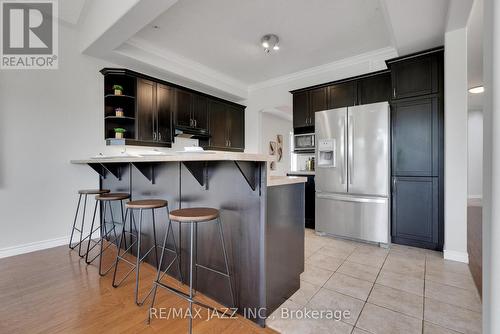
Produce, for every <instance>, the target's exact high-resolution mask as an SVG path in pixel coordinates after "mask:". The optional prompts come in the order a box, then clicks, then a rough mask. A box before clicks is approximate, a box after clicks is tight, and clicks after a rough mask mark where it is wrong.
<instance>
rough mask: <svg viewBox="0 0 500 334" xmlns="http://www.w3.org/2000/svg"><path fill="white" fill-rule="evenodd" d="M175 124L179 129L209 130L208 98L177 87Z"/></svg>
mask: <svg viewBox="0 0 500 334" xmlns="http://www.w3.org/2000/svg"><path fill="white" fill-rule="evenodd" d="M175 96H176V107H175V123H174V126H175V127H176V128H179V129H183V130H186V129H192V130H198V131H201V132H208V98H207V97H206V96H204V95H201V94H197V93H195V92H190V91H187V90H183V89H180V88H177V89H176V90H175Z"/></svg>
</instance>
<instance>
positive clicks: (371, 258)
mask: <svg viewBox="0 0 500 334" xmlns="http://www.w3.org/2000/svg"><path fill="white" fill-rule="evenodd" d="M347 259H348V261H350V262H356V263H360V264H364V265H368V266H373V267H377V268H381V267H382V265H383V264H384V261H385V256H380V255H375V254H369V253H364V252H358V249H356V250H355V251H354V252H353V253H352V254H351V255H350V256H349V257H348V258H347Z"/></svg>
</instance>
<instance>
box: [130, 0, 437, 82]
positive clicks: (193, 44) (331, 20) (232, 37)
mask: <svg viewBox="0 0 500 334" xmlns="http://www.w3.org/2000/svg"><path fill="white" fill-rule="evenodd" d="M438 1H441V0H438ZM153 25H158V26H159V27H160V28H159V29H153V28H152V26H153ZM266 33H275V34H277V35H278V36H279V37H280V40H281V43H280V47H281V50H280V51H279V53H277V54H270V55H266V54H264V52H263V50H262V48H261V46H260V43H259V41H260V38H261V37H262V36H263V35H264V34H266ZM133 40H135V41H139V42H140V43H141V44H142V45H148V44H149V45H151V46H153V47H155V48H157V49H158V48H159V49H163V50H166V51H169V52H174V53H176V54H178V55H179V56H182V57H185V58H188V59H190V60H192V61H195V62H197V63H200V64H203V65H205V66H207V67H209V68H212V69H214V70H216V71H219V72H221V73H224V74H226V75H229V76H231V77H233V78H235V79H237V80H239V81H241V82H244V83H246V84H254V83H257V82H261V81H265V80H268V79H271V78H275V77H279V76H282V75H285V74H290V73H293V72H297V71H300V70H303V69H307V68H310V67H314V66H318V65H322V64H325V63H330V62H333V61H335V60H339V59H342V58H347V57H350V56H354V55H358V54H361V53H364V52H367V51H371V50H376V49H380V48H383V47H387V46H390V44H391V39H390V33H389V31H388V29H387V24H386V22H385V20H384V15H383V13H382V10H381V6H380V3H379V1H376V0H349V1H340V0H313V1H304V0H252V1H248V0H210V1H208V0H206V1H199V0H179V1H178V2H177V3H176V4H175V5H173V6H172V7H171V8H170V9H169V10H168V11H166V12H165V13H163V14H162V15H160V16H159V17H158V18H157V19H156V20H154V22H153V23H151V24H149V25H148V26H146V27H145V28H144V29H142V30H141V31H140V32H139V33H138V34H136V35H135V36H134V37H133Z"/></svg>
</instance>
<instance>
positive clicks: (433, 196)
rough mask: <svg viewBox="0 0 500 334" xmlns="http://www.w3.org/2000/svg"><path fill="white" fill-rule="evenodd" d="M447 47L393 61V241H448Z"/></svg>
mask: <svg viewBox="0 0 500 334" xmlns="http://www.w3.org/2000/svg"><path fill="white" fill-rule="evenodd" d="M443 54H444V52H443V48H437V49H432V50H428V51H424V52H422V53H421V54H412V55H408V56H403V57H399V58H396V59H390V60H388V61H387V65H388V66H389V68H390V70H391V74H392V88H393V92H392V99H391V130H392V154H391V160H392V178H393V192H392V198H393V201H392V242H394V243H399V244H405V245H410V246H417V247H422V248H429V249H434V250H442V249H443V243H444V213H443V211H444V196H443V192H444V94H443V93H444V92H443V81H444V79H443V77H444V74H443Z"/></svg>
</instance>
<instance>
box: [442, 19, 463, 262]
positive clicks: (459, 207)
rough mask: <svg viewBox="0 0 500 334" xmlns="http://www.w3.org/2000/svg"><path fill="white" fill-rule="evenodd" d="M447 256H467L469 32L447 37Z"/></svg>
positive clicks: (457, 31) (445, 214) (447, 35)
mask: <svg viewBox="0 0 500 334" xmlns="http://www.w3.org/2000/svg"><path fill="white" fill-rule="evenodd" d="M444 44H445V61H444V62H445V78H444V82H445V88H444V95H445V96H444V100H445V106H444V107H445V108H444V119H445V130H444V131H445V148H444V150H445V172H444V174H445V194H444V210H445V211H444V219H445V222H444V232H445V235H444V257H445V258H447V259H450V260H455V261H462V262H468V254H467V88H468V87H467V30H466V28H462V29H457V30H453V31H450V32H447V33H446V34H445V42H444Z"/></svg>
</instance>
